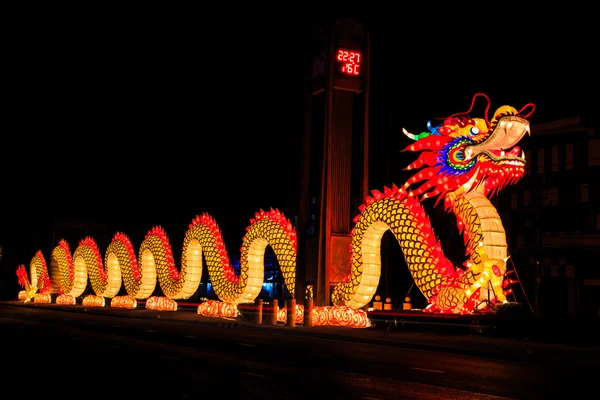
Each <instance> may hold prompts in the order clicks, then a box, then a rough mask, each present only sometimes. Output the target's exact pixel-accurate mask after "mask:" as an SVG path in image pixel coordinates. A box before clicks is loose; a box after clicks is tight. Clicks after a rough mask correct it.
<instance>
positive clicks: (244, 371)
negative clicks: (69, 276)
mask: <svg viewBox="0 0 600 400" xmlns="http://www.w3.org/2000/svg"><path fill="white" fill-rule="evenodd" d="M128 312H130V313H136V312H138V311H128ZM140 312H141V310H140ZM140 315H141V314H140ZM232 326H234V327H232V328H227V327H220V326H216V325H213V326H211V325H207V324H198V323H195V322H194V321H185V320H179V321H176V320H168V319H148V318H134V317H132V318H122V317H117V316H110V314H109V313H107V314H106V315H93V314H89V313H84V312H65V311H60V310H53V309H45V308H37V307H23V306H7V305H0V331H1V332H2V336H1V337H2V342H3V343H2V345H1V347H0V349H1V351H0V357H1V359H2V363H1V364H0V365H1V366H2V367H1V368H2V373H1V375H0V376H1V379H2V381H3V383H5V384H8V385H9V386H10V387H12V388H14V390H16V391H18V392H19V394H20V395H19V398H39V397H40V396H43V397H44V398H47V399H51V398H57V399H58V398H62V399H67V398H68V399H76V398H81V399H83V398H116V397H117V396H118V395H119V394H121V395H124V396H118V398H123V397H128V396H156V395H158V394H160V395H169V396H170V397H175V398H200V396H206V395H211V394H219V395H220V396H221V397H224V398H241V397H244V398H273V399H296V398H325V397H329V398H350V399H368V398H372V399H459V398H460V399H493V398H519V399H527V398H561V397H562V396H569V397H571V398H572V397H573V396H576V393H584V391H585V390H586V389H587V388H589V387H592V384H594V383H595V382H596V381H594V379H596V380H597V377H598V369H597V368H596V369H594V368H584V367H580V366H579V365H578V364H577V361H576V360H565V363H564V365H562V366H561V365H551V366H550V365H540V364H535V363H525V362H514V361H504V360H495V359H491V358H482V357H476V356H465V355H458V354H451V353H447V352H442V351H428V350H422V349H412V348H410V347H407V346H401V347H400V346H388V345H377V344H370V343H364V342H356V341H349V340H344V339H343V338H341V337H340V338H338V339H334V338H323V337H319V336H316V335H315V336H311V335H309V334H302V335H300V334H296V333H295V331H297V332H299V331H300V329H294V328H267V327H255V328H252V327H245V326H244V325H232ZM305 332H306V331H305ZM584 384H585V385H586V386H583V385H584ZM21 394H22V395H24V397H22V396H21ZM152 398H154V397H152Z"/></svg>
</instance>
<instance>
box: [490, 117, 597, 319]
mask: <svg viewBox="0 0 600 400" xmlns="http://www.w3.org/2000/svg"><path fill="white" fill-rule="evenodd" d="M522 147H523V149H524V150H525V156H526V159H527V164H526V171H525V176H524V178H523V179H522V180H521V181H520V182H519V183H518V184H516V185H514V186H510V187H508V188H506V189H505V190H504V191H503V192H501V193H500V196H499V198H498V203H499V208H498V209H499V210H500V212H501V213H502V214H503V215H502V217H503V221H504V224H505V229H506V232H507V242H508V246H509V252H510V253H511V258H512V261H513V263H514V266H515V268H516V271H517V273H518V275H519V278H520V281H521V283H522V287H523V289H524V293H523V292H522V291H520V286H519V288H518V289H517V288H514V291H515V295H516V297H517V300H519V301H521V300H523V302H525V301H529V302H530V304H531V305H532V308H534V309H535V311H536V313H538V314H539V315H542V316H579V317H594V318H598V317H600V207H599V206H598V204H599V203H600V179H599V177H600V137H599V136H598V135H597V134H596V132H594V130H593V129H589V128H587V127H586V126H584V125H582V123H581V119H580V118H579V117H573V118H569V119H563V120H558V121H553V122H547V123H543V124H538V125H533V126H532V127H531V137H529V138H526V139H525V140H524V141H523V146H522ZM519 297H523V299H521V298H519Z"/></svg>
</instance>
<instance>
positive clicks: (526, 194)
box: [523, 190, 531, 207]
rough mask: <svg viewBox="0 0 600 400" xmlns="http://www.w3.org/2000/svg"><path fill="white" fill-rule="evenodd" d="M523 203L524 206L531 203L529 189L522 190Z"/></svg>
mask: <svg viewBox="0 0 600 400" xmlns="http://www.w3.org/2000/svg"><path fill="white" fill-rule="evenodd" d="M523 205H524V206H525V207H527V206H530V205H531V192H530V191H529V190H526V191H524V192H523Z"/></svg>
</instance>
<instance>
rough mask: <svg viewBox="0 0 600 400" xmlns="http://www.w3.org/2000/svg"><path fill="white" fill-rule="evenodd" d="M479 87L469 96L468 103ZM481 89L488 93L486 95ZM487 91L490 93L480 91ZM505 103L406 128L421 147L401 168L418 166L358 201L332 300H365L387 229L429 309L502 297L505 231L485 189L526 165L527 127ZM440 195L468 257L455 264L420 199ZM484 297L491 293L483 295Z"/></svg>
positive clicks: (514, 176) (494, 188)
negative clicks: (344, 270)
mask: <svg viewBox="0 0 600 400" xmlns="http://www.w3.org/2000/svg"><path fill="white" fill-rule="evenodd" d="M478 95H479V94H477V95H476V96H475V97H474V98H473V103H472V104H471V109H472V108H473V104H474V102H475V99H476V97H477V96H478ZM484 96H485V95H484ZM485 97H486V98H487V96H485ZM529 107H533V108H534V106H533V104H528V105H526V106H525V107H523V108H522V109H521V110H520V111H518V110H517V109H515V108H514V107H511V106H502V107H500V108H498V109H497V110H496V112H495V113H494V115H493V118H492V119H491V120H489V119H488V115H487V114H488V112H489V99H488V106H487V108H486V112H485V113H486V115H485V118H471V117H469V116H468V113H469V112H470V111H471V109H470V110H469V111H467V113H464V114H455V115H452V116H450V117H448V118H446V119H445V120H444V122H443V123H442V124H441V125H440V126H437V127H435V128H434V127H432V126H431V124H430V123H429V124H428V127H429V132H423V133H421V134H419V135H415V134H411V133H409V132H408V131H406V130H404V133H405V134H406V135H407V136H408V137H409V138H410V139H412V140H414V141H415V142H414V143H412V144H410V145H409V146H408V147H407V148H406V149H405V150H407V151H413V152H420V153H421V154H420V156H419V157H418V158H417V160H416V161H414V162H413V163H411V164H410V165H409V166H408V167H407V168H406V169H407V170H415V171H418V172H416V173H415V174H414V175H413V176H412V177H411V178H410V179H409V180H408V181H407V182H406V183H405V184H404V185H403V186H402V187H400V188H398V187H396V186H393V187H392V188H391V189H390V188H385V190H384V191H383V193H382V192H379V191H374V192H372V196H369V197H367V199H366V201H365V204H364V205H362V206H361V207H360V211H361V213H360V214H359V215H358V216H357V217H356V218H355V224H356V225H355V227H354V229H353V231H352V248H351V253H352V267H351V271H350V273H349V275H347V276H346V278H345V280H344V282H341V283H339V284H338V285H337V286H336V287H335V289H334V292H333V295H332V301H333V303H334V304H346V305H349V306H351V307H354V308H361V307H363V306H365V305H366V304H367V303H368V302H369V301H370V300H371V298H372V296H373V295H374V294H375V291H376V289H377V285H378V283H379V277H380V273H381V258H380V246H381V238H382V236H383V234H384V233H385V232H386V231H388V230H390V231H392V232H393V234H394V235H395V237H396V239H397V240H398V242H399V244H400V246H401V248H402V252H403V254H404V258H405V260H406V263H407V264H408V268H409V269H410V272H411V274H412V277H413V278H414V281H415V283H416V286H417V287H418V288H419V289H420V291H421V292H422V293H423V295H424V296H425V298H426V299H427V300H428V302H429V303H430V304H429V305H428V307H427V310H428V311H438V312H453V313H465V312H470V311H472V310H473V309H475V308H482V307H484V306H490V305H493V304H495V303H497V302H504V301H506V296H505V293H504V286H505V285H506V282H505V274H506V261H507V260H508V256H507V254H508V252H507V244H506V235H505V231H504V228H503V226H502V221H501V219H500V217H499V215H498V212H497V211H496V209H495V207H494V206H493V205H492V204H491V202H490V200H489V197H490V196H492V195H493V194H495V193H497V192H498V191H499V190H501V189H502V188H503V187H505V186H506V185H508V184H513V183H515V182H516V181H518V180H519V179H520V178H521V177H522V176H523V173H524V166H525V162H526V160H525V156H524V152H522V151H521V149H520V148H519V147H518V146H517V145H516V144H517V142H519V141H520V140H521V138H522V137H523V136H524V135H525V134H526V133H527V132H529V122H528V121H527V119H526V118H527V117H528V116H529V115H530V114H531V112H530V113H529V114H528V115H526V114H524V111H525V110H527V109H529ZM427 199H435V200H436V204H437V201H440V200H441V199H444V205H445V208H446V210H447V211H450V212H453V213H454V214H455V216H456V219H457V224H458V228H459V230H460V232H461V233H462V234H463V237H464V241H465V245H466V246H465V247H466V255H467V260H466V261H465V263H464V266H462V267H455V266H454V265H453V264H452V263H451V262H450V261H449V260H448V259H447V258H446V257H445V256H444V254H443V251H442V248H441V246H440V243H439V241H438V239H437V238H436V236H435V233H434V231H433V229H432V227H431V224H430V221H429V218H428V217H427V215H426V214H425V211H424V209H423V206H422V204H421V203H422V202H423V201H425V200H427ZM488 300H489V301H488Z"/></svg>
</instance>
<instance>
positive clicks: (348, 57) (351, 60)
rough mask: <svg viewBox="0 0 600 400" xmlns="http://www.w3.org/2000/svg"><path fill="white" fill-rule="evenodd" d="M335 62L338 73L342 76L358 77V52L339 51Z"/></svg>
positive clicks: (359, 60)
mask: <svg viewBox="0 0 600 400" xmlns="http://www.w3.org/2000/svg"><path fill="white" fill-rule="evenodd" d="M336 60H337V62H338V65H339V71H340V72H341V73H342V74H344V75H349V76H360V70H361V68H360V67H361V62H362V54H360V53H359V52H358V51H351V50H345V49H339V50H338V52H337V56H336Z"/></svg>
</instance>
